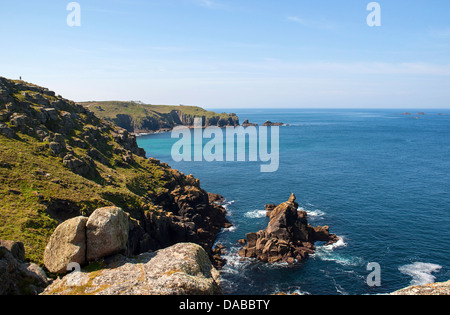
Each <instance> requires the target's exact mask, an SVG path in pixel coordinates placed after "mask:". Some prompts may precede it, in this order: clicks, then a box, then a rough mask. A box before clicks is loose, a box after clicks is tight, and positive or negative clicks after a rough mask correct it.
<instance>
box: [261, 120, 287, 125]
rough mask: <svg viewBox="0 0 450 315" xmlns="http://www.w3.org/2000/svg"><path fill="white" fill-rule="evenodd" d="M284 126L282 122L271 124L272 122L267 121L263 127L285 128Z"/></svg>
mask: <svg viewBox="0 0 450 315" xmlns="http://www.w3.org/2000/svg"><path fill="white" fill-rule="evenodd" d="M283 125H284V124H283V123H281V122H271V121H270V120H267V121H266V122H265V123H264V124H263V126H283Z"/></svg>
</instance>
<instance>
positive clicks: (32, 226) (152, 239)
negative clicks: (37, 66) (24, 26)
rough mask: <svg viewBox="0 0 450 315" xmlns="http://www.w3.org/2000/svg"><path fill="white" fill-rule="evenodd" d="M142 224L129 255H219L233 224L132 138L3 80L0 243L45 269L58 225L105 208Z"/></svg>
mask: <svg viewBox="0 0 450 315" xmlns="http://www.w3.org/2000/svg"><path fill="white" fill-rule="evenodd" d="M112 205H115V206H118V207H121V208H123V209H124V210H125V211H126V212H128V213H129V214H130V216H131V217H132V221H133V225H132V227H131V230H130V239H129V244H128V251H129V254H139V253H142V252H145V251H148V250H156V249H160V248H165V247H167V246H170V245H173V244H175V243H178V242H193V243H197V244H199V245H201V246H202V247H204V248H205V249H206V251H207V252H208V253H210V254H211V249H212V246H213V243H214V240H215V237H216V234H217V233H218V232H219V231H220V230H221V229H222V228H223V227H226V226H229V223H228V221H227V220H226V218H225V214H226V211H225V209H224V208H223V207H221V206H218V205H216V204H214V203H210V202H209V199H208V193H207V192H206V191H204V190H203V189H201V187H200V183H199V181H198V180H197V179H195V178H194V177H193V176H185V175H184V174H182V173H180V172H179V171H177V170H174V169H171V168H170V167H169V166H168V165H167V164H164V163H160V162H159V161H157V160H154V159H147V158H146V157H145V152H144V150H142V149H140V148H138V146H137V143H136V138H135V136H134V135H132V134H130V133H129V132H128V131H127V130H124V129H122V128H120V127H117V126H116V125H114V124H113V123H111V122H108V121H105V120H102V119H100V118H98V117H97V116H95V114H94V113H92V112H91V111H89V110H88V109H86V108H85V107H83V106H81V105H77V104H75V103H74V102H72V101H69V100H66V99H64V98H62V97H59V96H56V95H55V93H54V92H52V91H49V90H48V89H45V88H42V87H39V86H36V85H33V84H29V83H25V82H23V81H12V80H8V79H5V78H2V77H0V239H3V240H15V241H21V242H23V243H24V245H25V249H26V253H27V255H29V256H28V257H27V258H28V259H29V260H31V261H34V262H37V263H42V255H43V252H44V248H45V246H46V244H47V242H48V239H49V237H50V236H51V234H52V232H53V231H54V229H55V228H56V226H57V225H58V224H59V223H61V222H63V221H65V220H66V219H68V218H72V217H76V216H79V215H86V216H88V215H90V214H91V213H92V212H93V211H94V210H95V209H96V208H99V207H103V206H112Z"/></svg>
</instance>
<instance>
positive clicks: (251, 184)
mask: <svg viewBox="0 0 450 315" xmlns="http://www.w3.org/2000/svg"><path fill="white" fill-rule="evenodd" d="M215 111H217V110H215ZM219 111H220V112H234V113H236V114H237V115H238V116H239V118H240V120H241V122H243V121H244V119H248V120H249V121H250V122H252V123H257V124H262V123H264V122H265V121H267V120H270V121H272V122H282V123H284V124H285V125H284V126H281V127H279V167H278V170H277V171H276V172H268V173H263V172H261V164H264V163H263V162H261V161H249V158H247V159H246V160H245V161H237V160H236V161H223V162H222V161H220V162H218V161H212V162H207V161H206V160H202V161H197V162H194V161H180V162H177V161H176V160H177V159H174V158H173V156H172V153H171V152H172V148H173V146H174V144H176V143H177V141H179V140H180V138H172V134H171V133H160V134H151V135H145V136H140V137H138V144H139V146H140V147H142V148H144V149H145V150H146V152H147V155H148V156H149V157H154V158H156V159H159V160H161V161H163V162H166V163H168V164H169V165H170V166H171V167H173V168H176V169H178V170H180V171H181V172H183V173H184V174H186V175H188V174H193V175H194V176H195V177H196V178H198V179H199V180H200V183H201V186H202V188H203V189H205V190H207V191H210V192H214V193H218V194H221V195H223V196H224V197H225V198H226V205H225V206H226V208H227V210H228V219H229V221H230V222H231V223H232V224H233V227H231V228H229V229H225V230H223V231H222V232H221V233H220V234H219V236H218V239H217V243H218V244H222V245H224V246H225V247H226V248H227V253H226V254H225V255H224V258H226V259H227V264H226V266H225V267H224V269H223V270H222V272H221V283H222V287H223V291H224V293H225V294H229V295H268V294H276V293H281V292H284V293H287V294H300V295H373V294H387V293H391V292H394V291H396V290H399V289H401V288H404V287H407V286H410V285H420V284H428V283H433V282H443V281H448V280H450V115H448V114H450V110H447V112H445V110H424V112H425V114H423V113H421V114H420V115H417V112H418V110H417V109H416V110H408V112H409V113H411V115H405V114H404V113H405V112H406V111H407V110H405V109H403V110H400V109H399V110H392V109H376V110H375V109H364V110H359V109H221V110H219ZM272 128H273V127H272ZM269 129H271V128H269ZM258 130H259V129H258ZM191 132H193V131H191ZM253 136H254V135H253ZM256 136H257V137H259V136H260V134H259V133H258V134H257V135H256ZM250 137H251V136H250ZM209 140H211V139H203V140H202V142H203V143H200V144H199V143H192V148H194V147H195V146H199V145H203V146H204V145H205V144H206V143H208V141H209ZM247 141H248V143H250V141H251V139H250V138H247ZM224 148H225V145H224ZM292 193H294V194H295V195H296V197H297V202H298V203H299V210H304V211H306V212H307V213H308V222H309V223H310V224H311V225H313V226H319V225H320V226H323V225H328V226H329V227H330V232H331V233H333V234H337V235H338V236H339V237H340V241H339V242H338V243H336V244H333V245H329V246H326V245H325V244H320V243H317V244H316V247H317V249H316V252H315V254H313V255H311V256H310V257H309V259H307V260H306V261H304V262H302V263H299V264H294V265H288V264H284V263H279V264H272V265H270V264H264V263H261V262H259V261H256V260H252V259H243V258H241V257H239V256H238V254H237V252H238V250H239V249H240V248H241V245H239V244H238V240H240V239H243V238H245V235H246V234H247V233H250V232H257V231H259V230H262V229H264V228H266V226H267V224H268V218H267V217H266V215H265V211H264V209H265V205H266V204H280V203H282V202H284V201H287V200H288V199H289V197H290V195H291V194H292ZM373 266H377V267H373ZM373 279H377V280H378V282H373V281H370V280H373Z"/></svg>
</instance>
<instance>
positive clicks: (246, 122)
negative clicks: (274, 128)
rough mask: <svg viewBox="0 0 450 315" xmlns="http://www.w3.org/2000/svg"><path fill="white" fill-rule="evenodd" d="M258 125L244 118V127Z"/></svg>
mask: <svg viewBox="0 0 450 315" xmlns="http://www.w3.org/2000/svg"><path fill="white" fill-rule="evenodd" d="M256 126H258V124H254V123H251V122H249V121H248V119H246V120H244V122H243V123H242V127H256Z"/></svg>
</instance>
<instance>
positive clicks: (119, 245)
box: [44, 207, 129, 274]
mask: <svg viewBox="0 0 450 315" xmlns="http://www.w3.org/2000/svg"><path fill="white" fill-rule="evenodd" d="M128 230H129V218H128V215H127V214H126V213H125V212H124V211H123V210H122V209H120V208H117V207H107V208H100V209H97V210H95V211H94V213H92V214H91V216H90V217H89V218H87V217H76V218H72V219H69V220H66V221H64V222H63V223H61V224H60V225H59V226H58V227H57V228H56V230H55V231H54V232H53V234H52V236H51V237H50V241H49V242H48V244H47V246H46V248H45V252H44V264H45V267H47V269H48V270H49V271H50V272H52V273H57V274H64V273H67V271H68V270H67V268H68V266H69V264H71V263H77V264H79V265H80V266H83V265H85V264H87V263H88V262H91V261H95V260H98V259H101V258H104V257H106V256H110V255H115V254H119V253H122V252H125V251H126V249H127V242H128ZM69 271H70V270H69Z"/></svg>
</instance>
